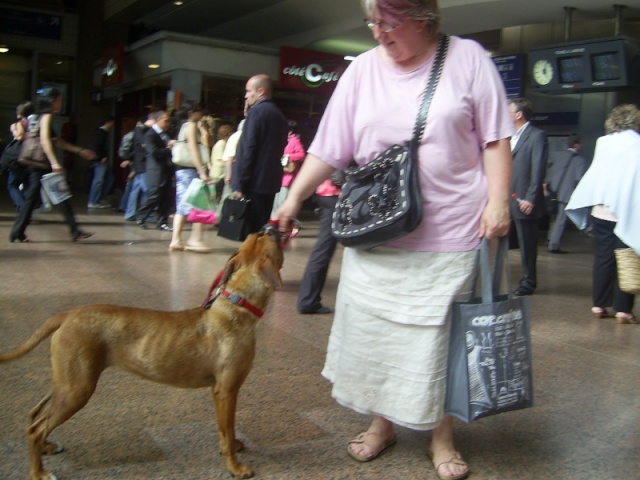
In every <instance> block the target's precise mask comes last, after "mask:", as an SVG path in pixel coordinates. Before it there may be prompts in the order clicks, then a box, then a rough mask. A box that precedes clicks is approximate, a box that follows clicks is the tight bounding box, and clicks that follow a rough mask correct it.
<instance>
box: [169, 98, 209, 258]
mask: <svg viewBox="0 0 640 480" xmlns="http://www.w3.org/2000/svg"><path fill="white" fill-rule="evenodd" d="M179 117H181V120H182V125H181V126H180V131H179V133H178V139H177V141H176V143H175V145H174V147H173V156H174V158H173V163H174V165H175V168H176V214H175V216H174V217H173V233H172V236H171V243H170V244H169V251H175V250H185V251H189V252H199V253H209V252H211V249H210V248H208V247H207V246H206V244H205V243H204V240H203V236H204V224H202V223H193V224H192V226H191V234H190V236H189V239H188V240H187V243H186V244H183V243H182V238H181V236H182V229H183V228H184V224H185V221H186V218H187V215H189V210H191V207H190V206H188V205H185V204H184V203H182V198H183V197H184V194H185V192H186V191H187V188H189V185H190V184H191V181H192V180H194V179H196V178H199V179H200V180H202V181H203V182H205V183H209V182H210V181H211V180H210V178H209V174H208V173H207V166H208V164H209V158H208V157H207V158H203V152H205V151H206V152H209V147H206V148H200V146H201V145H202V134H201V132H200V129H199V128H198V122H199V121H200V120H201V119H202V108H201V107H199V106H194V107H190V108H186V109H183V110H182V111H181V112H180V113H179ZM179 150H182V153H179ZM178 157H179V158H178ZM183 159H188V160H186V161H182V160H183ZM178 162H180V163H178Z"/></svg>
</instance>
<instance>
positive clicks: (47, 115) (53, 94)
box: [9, 87, 95, 242]
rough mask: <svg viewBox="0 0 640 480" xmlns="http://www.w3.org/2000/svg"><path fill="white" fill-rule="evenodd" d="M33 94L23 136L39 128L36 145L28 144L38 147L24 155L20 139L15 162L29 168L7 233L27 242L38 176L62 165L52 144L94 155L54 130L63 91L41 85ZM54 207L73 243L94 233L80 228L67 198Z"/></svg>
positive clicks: (37, 193) (84, 155)
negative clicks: (33, 108)
mask: <svg viewBox="0 0 640 480" xmlns="http://www.w3.org/2000/svg"><path fill="white" fill-rule="evenodd" d="M36 93H37V103H36V113H35V114H34V115H31V116H30V117H29V119H28V121H29V126H28V130H27V134H26V136H29V134H30V133H31V134H32V135H34V134H35V132H36V131H38V132H39V134H38V140H37V142H38V144H36V145H33V144H34V143H36V141H35V140H31V145H33V146H34V147H37V146H39V147H40V148H35V149H34V155H26V153H25V147H27V145H28V141H29V139H27V138H25V140H24V141H23V147H22V151H21V153H20V157H19V159H18V162H20V163H22V164H23V165H27V167H28V180H27V191H26V192H25V199H24V204H23V205H22V208H21V209H20V211H19V212H18V218H16V221H15V223H14V224H13V228H12V229H11V234H10V235H9V241H10V242H15V241H18V242H28V241H29V239H28V238H27V236H26V235H25V231H26V229H27V227H28V226H29V223H31V215H32V214H33V209H34V207H35V205H36V202H37V200H38V197H39V196H40V179H41V178H42V176H43V175H45V174H47V173H49V172H51V171H53V172H54V173H62V172H63V168H62V166H61V165H60V163H59V162H58V158H57V157H56V150H55V147H57V148H61V149H62V150H66V151H68V152H71V153H76V154H78V155H80V156H81V157H82V158H84V159H85V160H91V159H92V158H93V157H94V156H95V153H94V152H92V151H91V150H87V149H85V148H82V147H79V146H77V145H73V144H71V143H69V142H67V141H65V140H63V139H62V138H61V137H60V136H59V135H58V133H57V132H56V131H55V130H54V127H53V118H54V116H55V115H56V114H57V113H58V112H59V111H60V109H61V108H62V94H61V93H60V92H59V91H58V90H57V89H55V88H50V87H49V88H42V89H40V90H38V91H37V92H36ZM57 207H58V208H59V209H60V211H61V212H62V214H63V215H64V219H65V221H66V222H67V224H68V225H69V228H70V229H71V239H72V240H73V241H74V242H75V241H77V240H84V239H85V238H89V237H90V236H91V235H93V233H89V232H84V231H82V230H80V227H79V226H78V223H77V222H76V219H75V216H74V214H73V208H72V207H71V202H70V200H65V201H63V202H61V203H59V204H58V205H57Z"/></svg>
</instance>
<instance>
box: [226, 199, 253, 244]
mask: <svg viewBox="0 0 640 480" xmlns="http://www.w3.org/2000/svg"><path fill="white" fill-rule="evenodd" d="M250 208H251V200H247V199H236V198H231V197H229V198H226V199H225V201H224V203H223V204H222V212H221V218H220V223H219V225H218V236H220V237H224V238H228V239H229V240H239V241H244V239H245V238H247V235H248V224H247V220H248V216H249V209H250Z"/></svg>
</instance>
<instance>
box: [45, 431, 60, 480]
mask: <svg viewBox="0 0 640 480" xmlns="http://www.w3.org/2000/svg"><path fill="white" fill-rule="evenodd" d="M63 450H64V447H63V446H62V445H60V444H59V443H55V442H52V441H51V440H47V441H45V442H44V445H42V454H43V455H55V454H56V453H60V452H62V451H63ZM49 475H51V474H49ZM45 480H49V479H48V477H45ZM52 480H56V478H55V477H53V479H52Z"/></svg>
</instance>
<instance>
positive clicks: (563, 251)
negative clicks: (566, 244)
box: [549, 248, 569, 254]
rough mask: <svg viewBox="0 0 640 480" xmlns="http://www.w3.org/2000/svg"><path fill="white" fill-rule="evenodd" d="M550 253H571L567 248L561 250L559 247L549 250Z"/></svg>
mask: <svg viewBox="0 0 640 480" xmlns="http://www.w3.org/2000/svg"><path fill="white" fill-rule="evenodd" d="M549 253H560V254H566V253H569V252H567V251H566V250H560V249H559V248H554V249H553V250H549Z"/></svg>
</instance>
